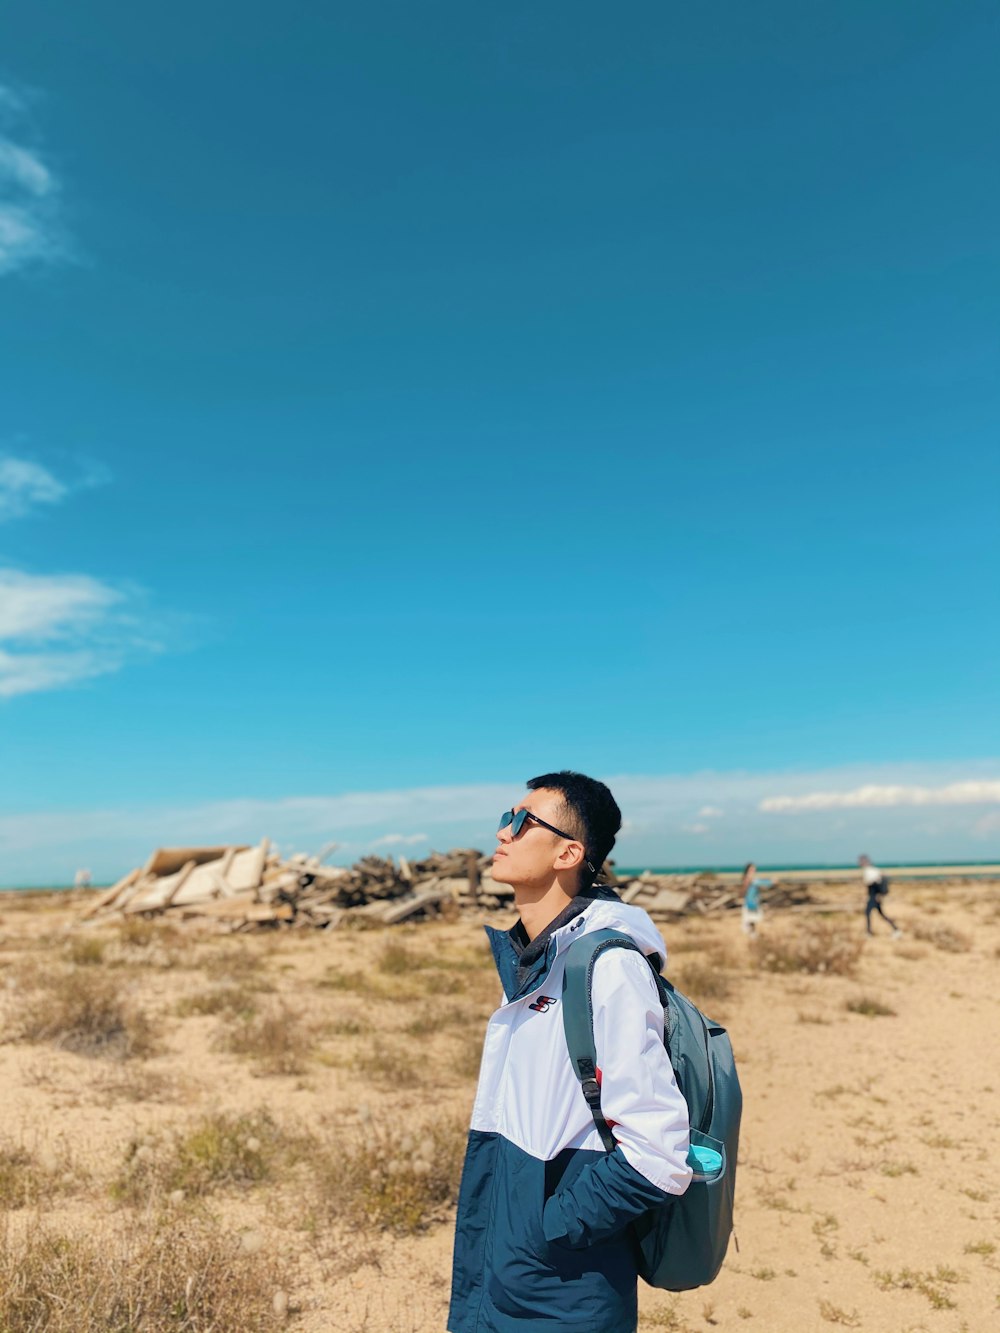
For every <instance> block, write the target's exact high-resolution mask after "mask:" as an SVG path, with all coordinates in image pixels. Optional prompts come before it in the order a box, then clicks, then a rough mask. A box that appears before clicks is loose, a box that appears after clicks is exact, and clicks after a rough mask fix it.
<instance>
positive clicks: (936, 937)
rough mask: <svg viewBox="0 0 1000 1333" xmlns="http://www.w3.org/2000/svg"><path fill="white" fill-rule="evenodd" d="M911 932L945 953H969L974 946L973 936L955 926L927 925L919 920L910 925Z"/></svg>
mask: <svg viewBox="0 0 1000 1333" xmlns="http://www.w3.org/2000/svg"><path fill="white" fill-rule="evenodd" d="M910 934H911V935H913V936H914V937H915V938H916V939H918V940H923V941H924V942H925V943H926V944H933V945H934V947H935V949H940V950H942V952H944V953H968V952H969V951H970V949H971V948H972V936H971V935H968V934H967V933H966V932H965V931H964V930H956V929H955V928H954V927H953V926H939V925H932V926H925V925H924V924H923V923H922V922H920V921H918V922H916V924H915V925H913V926H911V927H910Z"/></svg>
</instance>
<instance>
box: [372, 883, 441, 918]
mask: <svg viewBox="0 0 1000 1333" xmlns="http://www.w3.org/2000/svg"><path fill="white" fill-rule="evenodd" d="M450 897H451V890H450V889H439V888H435V889H424V890H423V891H422V892H421V893H415V894H414V895H413V897H412V898H411V897H409V896H407V897H406V898H401V899H399V900H397V901H396V902H394V903H391V904H390V905H389V906H388V907H386V908H384V910H383V912H382V915H381V917H380V920H382V921H384V922H385V924H386V925H387V926H395V925H398V924H399V922H400V921H405V920H406V919H407V917H411V916H414V915H415V914H416V913H417V912H422V911H423V910H424V909H425V908H427V907H433V906H435V904H437V903H441V902H444V900H445V899H446V898H450Z"/></svg>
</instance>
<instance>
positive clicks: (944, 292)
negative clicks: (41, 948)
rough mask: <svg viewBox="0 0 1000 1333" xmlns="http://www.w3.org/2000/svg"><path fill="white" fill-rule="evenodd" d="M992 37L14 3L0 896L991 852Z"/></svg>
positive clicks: (997, 197)
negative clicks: (310, 849) (515, 832)
mask: <svg viewBox="0 0 1000 1333" xmlns="http://www.w3.org/2000/svg"><path fill="white" fill-rule="evenodd" d="M998 29H1000V17H998V15H997V13H996V10H995V7H994V6H989V5H986V4H978V3H964V4H959V5H956V6H952V7H950V8H948V10H947V11H945V10H943V9H942V8H941V6H939V5H932V4H922V3H914V4H911V5H908V6H906V7H905V9H904V8H903V7H895V6H872V5H866V4H860V3H858V4H852V3H838V4H832V3H831V4H820V5H815V6H807V7H803V6H801V5H795V4H791V3H766V4H763V5H758V6H748V5H745V4H737V3H720V4H717V5H714V6H712V7H711V8H710V9H709V10H702V11H697V10H695V11H691V10H690V9H689V8H683V7H681V6H678V5H676V4H666V5H664V4H656V5H653V4H641V5H634V6H626V7H625V8H624V9H622V8H619V9H618V10H616V11H614V13H612V12H611V11H610V10H608V9H607V7H606V6H598V5H593V4H590V3H585V2H582V0H577V3H575V4H573V5H572V6H571V5H568V4H563V3H553V4H549V5H546V6H541V7H540V6H537V5H526V4H519V3H513V4H509V5H506V6H503V7H501V8H500V9H496V10H489V11H487V10H486V9H485V8H484V7H482V6H469V5H462V4H457V3H429V4H428V5H424V6H413V5H412V4H402V3H396V4H385V3H375V4H373V5H370V6H366V7H365V8H364V12H363V13H362V12H359V11H358V9H357V7H356V6H342V5H329V6H323V7H318V6H315V5H305V4H301V3H291V4H285V5H283V6H281V7H280V8H276V7H274V6H270V5H263V4H258V3H253V2H252V0H251V2H250V3H247V4H244V5H242V6H241V7H240V9H239V11H238V12H237V11H236V10H235V9H234V8H233V7H232V6H231V5H230V6H223V5H220V4H218V3H216V2H215V0H209V2H207V3H206V0H200V3H199V4H198V5H197V6H195V5H193V4H190V3H186V2H185V0H180V3H177V4H175V5H173V6H171V7H170V8H169V10H163V11H156V12H150V11H148V10H143V9H141V7H140V8H138V9H137V8H136V7H135V6H134V5H126V4H124V3H119V2H117V0H115V2H114V3H113V2H112V0H95V3H93V4H91V5H88V6H86V7H85V9H81V7H80V6H77V5H70V4H68V3H56V4H54V5H52V6H48V7H46V9H45V11H44V13H43V12H42V11H40V10H39V9H38V7H37V6H30V5H28V4H25V3H23V2H18V3H12V4H9V5H7V6H6V7H5V9H4V12H3V15H2V17H0V51H2V53H3V54H2V57H0V761H2V762H0V810H2V812H3V813H2V815H0V883H16V882H40V881H44V880H51V879H59V878H64V877H65V876H66V875H67V874H71V873H72V869H73V868H74V866H75V865H76V864H79V863H80V862H81V860H85V861H87V862H88V863H89V864H91V865H92V866H93V867H94V868H95V869H96V870H97V872H98V873H99V874H101V875H104V876H107V875H113V874H115V873H117V872H118V871H119V870H120V869H122V868H124V867H125V866H127V865H128V864H131V860H132V859H135V858H136V857H138V856H141V855H142V854H143V848H144V847H145V846H146V845H147V844H148V843H149V842H151V841H152V842H155V841H158V840H159V839H160V838H161V837H162V838H163V840H171V839H173V838H175V837H176V838H181V839H183V838H184V837H186V836H188V835H187V834H186V833H185V830H186V829H189V830H192V832H191V834H190V836H194V831H195V830H197V831H198V836H199V837H201V836H204V837H209V836H210V835H211V834H212V830H213V829H214V828H217V827H219V826H221V825H222V824H228V825H230V826H231V827H230V828H229V832H230V833H231V834H232V836H240V837H259V836H260V835H261V834H263V833H269V834H271V835H272V836H274V837H276V838H278V839H279V840H282V841H283V842H287V843H288V844H289V845H290V844H291V843H293V842H294V843H295V844H296V845H299V844H301V845H308V846H314V845H318V844H320V843H322V842H325V841H326V840H327V838H338V839H339V840H340V841H341V842H342V843H343V844H344V849H343V851H342V859H352V858H353V856H354V855H356V854H358V853H360V852H361V851H364V850H368V849H369V848H370V847H372V846H374V845H376V844H379V845H381V846H383V847H397V848H402V847H404V846H405V847H409V848H410V849H411V850H412V849H414V848H418V849H419V848H420V847H422V846H429V845H431V844H432V843H433V844H434V845H441V844H443V843H445V842H448V843H451V842H456V841H467V840H469V839H471V840H472V841H474V842H477V843H478V845H480V846H488V845H489V842H490V837H491V832H492V820H493V816H492V815H490V814H487V813H486V806H485V804H484V802H485V801H486V799H487V797H488V799H489V802H490V805H489V809H490V810H491V809H492V805H493V804H495V798H496V796H497V794H498V793H501V794H502V793H504V792H507V791H508V790H510V789H513V791H514V793H515V794H516V792H517V789H518V787H519V784H520V783H521V782H522V781H523V780H524V779H525V778H526V777H528V776H530V775H532V774H533V773H535V772H537V771H539V770H542V769H546V768H550V767H553V766H563V765H572V766H575V767H580V768H583V769H584V770H586V771H590V772H594V773H596V774H599V775H601V776H605V777H607V778H609V779H610V778H611V777H615V778H616V779H617V780H618V782H619V785H620V789H621V790H622V791H623V792H628V793H629V795H630V799H631V802H632V810H631V812H630V808H629V801H628V800H625V799H623V801H622V804H623V808H624V809H625V814H626V817H627V818H629V819H630V821H631V822H630V826H629V828H628V829H627V831H626V833H625V834H624V835H623V839H622V844H621V850H620V856H621V859H622V860H623V861H634V860H649V861H660V862H664V863H684V864H689V863H694V862H706V863H711V862H717V861H736V860H742V859H744V856H749V855H757V856H761V857H763V856H764V855H768V856H770V857H772V859H777V860H782V859H790V858H791V859H795V858H807V857H810V856H814V857H818V858H820V859H834V860H843V859H847V858H849V857H850V856H852V855H854V854H856V851H857V850H858V843H859V841H862V842H864V843H865V844H869V850H871V851H872V852H873V853H876V854H881V853H882V852H884V853H885V854H886V855H891V856H893V857H897V858H898V857H901V856H905V855H907V854H908V853H910V852H911V851H912V853H913V854H915V855H920V856H932V857H936V858H942V857H957V856H962V857H970V858H973V857H991V856H995V855H997V854H998V853H1000V818H998V815H1000V809H998V807H1000V786H998V785H997V784H1000V724H998V717H1000V712H998V709H997V693H998V689H997V686H998V679H1000V669H998V668H1000V617H998V615H997V610H998V607H997V600H998V599H997V586H998V576H1000V541H998V529H1000V525H998V518H1000V448H998V432H997V426H998V422H1000V389H998V378H997V373H996V372H997V362H998V352H1000V325H998V319H997V312H998V309H1000V278H998V274H1000V267H998V259H1000V253H998V252H1000V227H998V222H1000V182H998V178H997V173H996V170H995V145H996V140H997V132H998V129H1000V125H998V121H1000V92H998V86H997V82H996V79H995V53H996V49H997V37H998V35H1000V33H998ZM870 787H875V788H877V789H878V793H881V794H878V793H876V795H875V796H871V795H869V797H867V798H858V800H859V801H860V803H857V802H855V803H854V804H852V803H851V800H850V799H848V798H847V797H845V793H846V794H848V796H849V794H850V793H852V792H854V793H857V792H858V791H862V790H864V789H866V788H870ZM428 792H431V793H434V795H433V797H428V796H427V793H428ZM887 792H888V793H890V795H888V796H887V795H886V793H887ZM892 792H895V793H896V795H895V796H892V795H891V793H892ZM900 793H902V794H900ZM359 794H360V795H359ZM824 794H825V795H826V796H828V797H837V798H838V799H839V800H840V801H841V804H840V805H837V804H834V805H830V804H829V803H828V804H827V805H826V806H825V807H822V808H819V807H816V806H815V805H813V806H808V805H806V806H802V807H786V808H783V809H782V810H780V811H778V810H775V809H770V808H768V809H762V808H761V804H762V802H767V801H769V800H774V799H777V798H781V797H794V798H795V799H797V800H800V801H801V800H804V799H806V798H807V797H810V796H816V795H820V796H822V795H824ZM851 799H853V798H851ZM504 800H506V798H504ZM345 801H346V802H347V804H346V805H345V804H344V802H345ZM845 801H846V804H845ZM338 802H340V803H339V804H338ZM821 805H822V803H821ZM706 809H708V810H713V811H721V812H722V813H719V814H711V815H707V816H705V815H701V814H699V811H702V810H706ZM739 811H741V812H742V813H741V814H738V813H737V812H739ZM484 821H485V826H484V827H481V825H483V822H484ZM477 830H479V831H478V832H477ZM401 839H408V840H410V841H407V842H405V843H404V842H402V841H391V840H401ZM386 840H390V841H386ZM4 842H6V852H5V850H4Z"/></svg>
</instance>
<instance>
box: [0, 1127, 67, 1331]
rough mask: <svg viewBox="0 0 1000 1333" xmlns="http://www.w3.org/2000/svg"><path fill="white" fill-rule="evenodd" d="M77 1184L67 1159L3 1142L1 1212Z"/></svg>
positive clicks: (0, 1191)
mask: <svg viewBox="0 0 1000 1333" xmlns="http://www.w3.org/2000/svg"><path fill="white" fill-rule="evenodd" d="M77 1183H78V1175H77V1173H76V1172H75V1171H74V1170H73V1168H72V1166H71V1164H70V1162H69V1159H68V1158H67V1157H65V1155H63V1156H62V1157H58V1156H56V1155H54V1154H48V1157H47V1160H41V1159H40V1158H39V1157H37V1156H36V1154H35V1153H33V1152H30V1151H29V1150H28V1149H27V1148H25V1147H24V1145H23V1144H19V1143H12V1142H10V1141H6V1142H0V1208H6V1209H17V1208H28V1207H31V1206H33V1205H35V1204H39V1203H41V1202H43V1201H45V1200H47V1199H52V1198H54V1197H55V1196H56V1195H58V1194H66V1193H68V1192H70V1191H72V1190H73V1189H74V1187H75V1186H76V1185H77ZM2 1327H3V1325H2V1324H0V1328H2ZM4 1333H6V1330H4Z"/></svg>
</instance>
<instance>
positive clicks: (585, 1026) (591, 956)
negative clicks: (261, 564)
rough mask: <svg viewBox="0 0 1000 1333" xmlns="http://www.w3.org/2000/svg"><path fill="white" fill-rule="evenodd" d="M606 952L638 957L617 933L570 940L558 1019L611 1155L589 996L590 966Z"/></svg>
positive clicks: (601, 932) (612, 1141)
mask: <svg viewBox="0 0 1000 1333" xmlns="http://www.w3.org/2000/svg"><path fill="white" fill-rule="evenodd" d="M606 949H634V950H635V952H636V953H638V954H642V950H641V949H640V948H639V946H638V945H637V944H636V942H635V940H633V939H631V938H630V937H629V936H628V935H623V934H622V933H621V931H618V930H595V931H592V932H591V933H590V934H589V935H584V936H583V937H582V938H581V939H578V940H574V941H573V943H572V944H571V945H570V946H569V948H568V949H567V951H566V964H565V969H564V971H563V994H562V999H563V1004H562V1016H563V1030H564V1031H565V1033H566V1046H567V1049H568V1050H569V1060H570V1064H571V1065H572V1066H573V1073H574V1074H575V1075H576V1077H577V1078H578V1079H579V1080H580V1087H581V1089H582V1091H583V1095H584V1097H585V1099H586V1102H587V1105H588V1106H589V1107H590V1113H591V1115H592V1116H593V1117H594V1124H595V1126H596V1127H597V1132H598V1134H600V1136H601V1142H602V1143H603V1144H604V1147H605V1148H606V1149H607V1151H608V1152H613V1151H614V1148H615V1138H614V1135H613V1134H612V1133H611V1127H610V1125H609V1124H608V1122H607V1121H606V1120H605V1118H604V1115H603V1113H602V1111H601V1085H600V1083H599V1082H598V1078H597V1048H596V1045H595V1042H594V1000H593V995H592V994H591V985H592V982H593V977H594V964H595V963H596V962H597V960H598V958H599V957H600V956H601V954H602V953H604V951H605V950H606ZM643 956H645V955H643Z"/></svg>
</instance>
